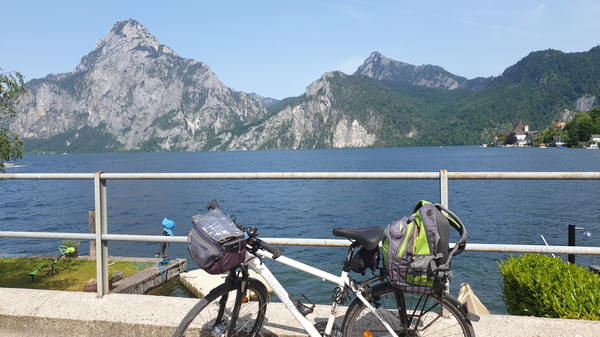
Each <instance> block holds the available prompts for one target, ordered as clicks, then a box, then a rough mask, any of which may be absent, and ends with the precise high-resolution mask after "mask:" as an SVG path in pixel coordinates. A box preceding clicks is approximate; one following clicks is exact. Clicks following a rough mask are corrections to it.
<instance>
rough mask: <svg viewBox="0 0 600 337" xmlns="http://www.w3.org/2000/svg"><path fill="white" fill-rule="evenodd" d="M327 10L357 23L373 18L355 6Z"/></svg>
mask: <svg viewBox="0 0 600 337" xmlns="http://www.w3.org/2000/svg"><path fill="white" fill-rule="evenodd" d="M329 8H331V9H332V10H334V11H337V12H340V13H342V14H345V15H347V16H349V17H351V18H353V19H354V20H357V21H368V20H370V19H371V18H372V16H373V15H372V14H371V13H369V12H368V11H367V10H366V9H365V8H358V7H356V6H329Z"/></svg>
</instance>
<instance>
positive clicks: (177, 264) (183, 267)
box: [110, 259, 187, 294]
mask: <svg viewBox="0 0 600 337" xmlns="http://www.w3.org/2000/svg"><path fill="white" fill-rule="evenodd" d="M156 260H157V264H158V263H160V262H161V261H162V259H156ZM169 262H170V264H165V265H163V266H164V267H165V270H166V272H165V275H162V274H161V271H160V270H159V269H158V268H157V265H156V264H155V265H152V266H150V267H149V268H146V269H144V270H142V271H140V272H138V273H135V274H133V275H131V276H129V277H126V278H124V279H122V280H121V281H119V282H117V283H115V284H114V286H113V288H112V290H111V291H110V292H111V293H120V294H145V293H146V292H147V291H148V290H150V289H152V288H154V287H157V286H159V285H161V284H164V283H166V282H167V281H169V280H171V279H172V278H174V277H177V276H178V275H179V274H181V273H183V272H185V271H187V261H186V259H177V260H169Z"/></svg>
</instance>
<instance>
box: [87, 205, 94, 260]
mask: <svg viewBox="0 0 600 337" xmlns="http://www.w3.org/2000/svg"><path fill="white" fill-rule="evenodd" d="M88 222H89V224H90V233H91V234H96V212H94V211H89V212H88ZM90 257H96V240H90Z"/></svg>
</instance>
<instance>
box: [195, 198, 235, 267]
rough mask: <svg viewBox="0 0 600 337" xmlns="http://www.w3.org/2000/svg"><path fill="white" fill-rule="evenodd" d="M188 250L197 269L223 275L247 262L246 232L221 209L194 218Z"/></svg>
mask: <svg viewBox="0 0 600 337" xmlns="http://www.w3.org/2000/svg"><path fill="white" fill-rule="evenodd" d="M192 224H193V225H194V227H193V228H192V230H191V231H190V233H189V235H188V251H189V253H190V256H191V257H192V259H193V260H194V262H196V264H197V265H198V267H200V268H202V269H204V270H205V271H206V272H207V273H209V274H221V273H224V272H226V271H228V270H230V269H233V268H235V267H237V266H238V265H240V264H241V263H242V262H244V259H245V257H246V241H245V233H244V232H243V231H241V230H240V229H239V228H238V227H237V226H236V225H235V223H233V221H232V220H231V219H230V218H229V216H227V214H225V213H224V212H223V211H222V210H221V209H219V208H216V209H213V210H212V211H210V212H208V213H206V214H199V215H195V216H193V217H192Z"/></svg>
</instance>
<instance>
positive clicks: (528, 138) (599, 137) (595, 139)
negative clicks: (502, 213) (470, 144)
mask: <svg viewBox="0 0 600 337" xmlns="http://www.w3.org/2000/svg"><path fill="white" fill-rule="evenodd" d="M565 125H567V123H565V122H560V123H556V124H555V125H554V130H555V131H557V132H561V131H563V129H564V127H565ZM539 135H540V132H539V131H531V130H529V125H527V124H523V123H521V122H519V123H518V124H517V125H516V126H515V127H514V128H513V129H512V131H510V132H509V133H508V134H507V135H504V134H501V135H498V136H496V137H494V142H492V143H490V144H485V145H484V146H503V147H531V146H535V147H540V148H546V147H555V148H566V146H567V142H566V140H565V139H564V137H563V136H561V135H553V136H552V138H551V141H550V142H549V143H544V142H540V141H539V138H538V136H539ZM598 144H600V134H593V135H591V136H590V139H589V141H580V142H579V146H578V147H579V148H586V149H598ZM573 147H575V146H573Z"/></svg>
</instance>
